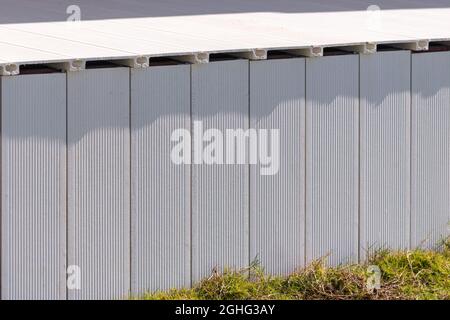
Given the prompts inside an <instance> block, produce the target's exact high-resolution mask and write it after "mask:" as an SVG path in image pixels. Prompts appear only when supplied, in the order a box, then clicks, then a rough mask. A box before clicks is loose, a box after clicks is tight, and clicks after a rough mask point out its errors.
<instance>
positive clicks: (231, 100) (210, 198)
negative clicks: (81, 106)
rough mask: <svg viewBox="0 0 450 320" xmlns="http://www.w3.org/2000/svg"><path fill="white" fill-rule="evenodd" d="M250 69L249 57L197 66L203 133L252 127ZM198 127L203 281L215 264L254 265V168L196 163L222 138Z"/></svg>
mask: <svg viewBox="0 0 450 320" xmlns="http://www.w3.org/2000/svg"><path fill="white" fill-rule="evenodd" d="M248 68H249V64H248V61H247V60H230V61H219V62H211V63H208V64H203V65H192V121H193V125H194V124H195V123H196V121H197V124H201V126H202V128H203V132H206V131H207V130H208V129H218V130H220V131H221V132H224V133H225V130H226V129H235V128H241V129H244V130H246V129H248V127H249V113H248V110H249V105H248ZM194 130H195V128H193V132H192V133H193V139H192V147H193V148H192V154H193V159H192V161H193V163H194V164H193V166H192V281H198V280H200V279H201V278H202V277H205V276H207V275H209V274H211V271H212V270H213V268H215V267H219V268H221V267H222V266H224V265H226V266H229V267H235V268H240V267H245V266H248V264H249V166H248V165H243V164H242V165H241V164H236V165H227V164H220V163H214V164H210V165H208V164H196V163H197V162H198V161H197V160H200V157H202V156H203V157H202V158H205V157H204V155H205V154H207V153H208V154H209V152H208V145H209V146H211V144H212V143H214V140H215V139H217V138H215V137H212V136H211V137H208V136H207V135H206V134H205V136H203V137H201V136H197V135H196V133H195V132H194ZM196 144H197V145H196ZM223 145H224V146H225V141H223ZM197 146H199V147H197ZM197 151H199V152H197ZM224 156H226V155H224ZM197 158H198V159H197ZM211 160H214V159H211ZM218 161H220V159H219V160H218Z"/></svg>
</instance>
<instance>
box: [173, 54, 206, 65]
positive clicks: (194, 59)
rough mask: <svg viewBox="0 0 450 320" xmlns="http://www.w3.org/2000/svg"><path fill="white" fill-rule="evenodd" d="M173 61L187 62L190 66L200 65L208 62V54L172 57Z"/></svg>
mask: <svg viewBox="0 0 450 320" xmlns="http://www.w3.org/2000/svg"><path fill="white" fill-rule="evenodd" d="M172 59H174V60H178V61H182V62H189V63H192V64H201V63H208V62H209V53H208V52H198V53H194V54H189V55H184V56H175V57H172Z"/></svg>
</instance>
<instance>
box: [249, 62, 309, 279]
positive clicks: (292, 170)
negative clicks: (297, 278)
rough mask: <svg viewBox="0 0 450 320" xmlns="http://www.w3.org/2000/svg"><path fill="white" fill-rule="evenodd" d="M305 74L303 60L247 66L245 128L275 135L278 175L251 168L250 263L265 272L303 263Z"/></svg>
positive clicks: (258, 166)
mask: <svg viewBox="0 0 450 320" xmlns="http://www.w3.org/2000/svg"><path fill="white" fill-rule="evenodd" d="M304 75H305V59H304V58H289V59H273V60H265V61H251V62H250V99H251V100H250V101H251V103H250V120H251V125H250V128H251V129H256V130H261V129H263V130H272V131H273V130H278V133H279V150H278V151H279V152H278V154H279V155H275V152H276V150H275V149H273V145H272V146H271V148H272V149H271V151H270V152H271V153H272V155H274V156H279V160H278V161H277V162H278V163H279V167H278V168H277V171H274V172H273V174H272V175H262V173H261V168H262V167H263V166H262V165H261V164H260V163H259V164H256V165H251V166H250V173H251V175H250V177H251V178H250V199H251V200H250V208H251V210H250V212H251V219H250V234H251V246H250V248H251V259H254V258H255V257H258V258H259V262H260V263H261V266H262V267H263V268H264V270H265V271H266V272H267V273H269V274H284V275H287V274H290V273H292V272H294V271H295V270H296V269H297V268H298V267H301V266H303V264H304V245H305V243H304V228H305V226H304V222H305V221H304V201H305V199H304V187H305V186H304V184H305V179H304V173H305V163H304V162H303V160H304V157H305V154H304V153H305V149H304V148H305V141H304V139H305V132H304V130H305V127H304V121H305V92H304V88H305V83H304V80H305V76H304ZM270 134H271V132H269V136H270ZM263 143H268V142H263Z"/></svg>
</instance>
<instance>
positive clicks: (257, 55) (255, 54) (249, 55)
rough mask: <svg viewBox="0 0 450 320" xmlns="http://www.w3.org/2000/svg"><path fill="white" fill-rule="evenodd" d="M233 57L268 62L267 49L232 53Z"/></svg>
mask: <svg viewBox="0 0 450 320" xmlns="http://www.w3.org/2000/svg"><path fill="white" fill-rule="evenodd" d="M230 54H231V55H233V56H236V57H240V58H244V59H248V60H266V59H267V50H266V49H252V50H250V51H244V52H236V53H234V52H233V53H230Z"/></svg>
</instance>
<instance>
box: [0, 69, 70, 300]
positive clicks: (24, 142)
mask: <svg viewBox="0 0 450 320" xmlns="http://www.w3.org/2000/svg"><path fill="white" fill-rule="evenodd" d="M0 81H1V89H0V92H1V114H2V117H1V131H2V136H1V149H2V150H1V152H2V179H1V181H2V182H1V189H2V198H1V199H2V201H1V236H2V237H1V240H2V243H1V244H2V247H1V255H2V256H1V272H2V277H1V294H2V299H65V297H66V286H65V278H66V275H65V265H66V183H65V182H66V147H65V140H66V77H65V75H64V74H59V73H53V74H36V75H23V76H16V77H2V78H1V80H0Z"/></svg>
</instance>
